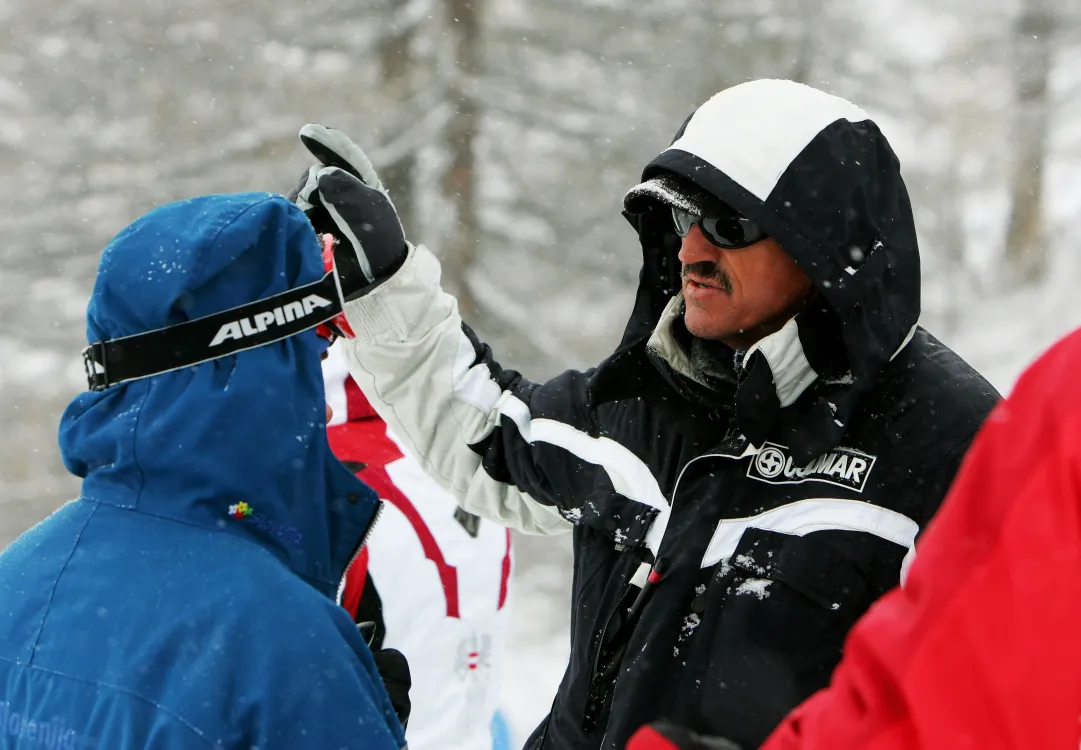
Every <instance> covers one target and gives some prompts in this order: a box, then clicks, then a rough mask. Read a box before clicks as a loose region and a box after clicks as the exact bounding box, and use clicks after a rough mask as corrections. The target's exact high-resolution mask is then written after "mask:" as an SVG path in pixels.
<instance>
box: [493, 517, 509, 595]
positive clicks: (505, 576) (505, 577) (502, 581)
mask: <svg viewBox="0 0 1081 750" xmlns="http://www.w3.org/2000/svg"><path fill="white" fill-rule="evenodd" d="M510 543H511V535H510V529H507V551H506V553H505V554H504V555H503V573H502V575H501V576H500V577H499V606H498V607H496V609H503V605H504V604H506V603H507V585H508V584H509V583H510Z"/></svg>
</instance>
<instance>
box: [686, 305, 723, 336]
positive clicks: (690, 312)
mask: <svg viewBox="0 0 1081 750" xmlns="http://www.w3.org/2000/svg"><path fill="white" fill-rule="evenodd" d="M683 325H684V326H686V328H687V331H688V332H689V333H690V334H691V335H692V336H695V337H697V338H700V339H706V340H707V341H722V340H723V339H725V338H727V337H728V336H730V335H731V334H732V331H731V330H730V329H729V327H728V326H725V325H722V324H720V323H718V321H717V320H716V319H715V318H713V316H711V315H709V313H707V312H706V311H705V310H702V309H701V308H698V307H693V306H691V305H688V306H687V311H686V312H685V313H683Z"/></svg>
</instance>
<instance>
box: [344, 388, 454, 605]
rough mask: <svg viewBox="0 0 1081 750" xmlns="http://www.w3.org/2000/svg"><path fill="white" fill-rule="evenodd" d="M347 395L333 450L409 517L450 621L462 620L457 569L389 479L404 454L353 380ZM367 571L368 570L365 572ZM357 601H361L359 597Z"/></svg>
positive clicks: (352, 568)
mask: <svg viewBox="0 0 1081 750" xmlns="http://www.w3.org/2000/svg"><path fill="white" fill-rule="evenodd" d="M345 391H346V399H347V408H348V410H349V411H348V413H349V419H350V421H348V422H346V423H344V424H340V425H334V426H332V427H330V428H328V429H327V438H328V440H329V441H330V449H331V450H332V451H333V452H334V455H335V456H337V457H338V460H340V461H356V462H359V463H363V464H365V466H364V468H363V469H361V470H360V471H358V472H357V476H358V477H360V478H361V479H362V480H363V481H364V483H365V484H367V485H368V486H369V487H371V488H372V489H373V490H375V492H376V493H377V494H378V495H379V497H380V498H382V499H383V500H385V501H387V502H389V503H390V504H391V505H393V506H394V507H396V508H397V509H398V510H399V511H401V512H402V515H404V516H405V517H406V519H407V520H408V521H409V523H410V524H411V525H412V527H413V531H414V532H415V533H416V535H417V538H418V539H420V544H421V547H422V548H423V549H424V556H425V557H427V558H428V559H429V560H431V561H432V562H433V563H434V564H435V567H436V570H437V571H438V573H439V580H440V582H441V583H442V584H443V594H444V596H445V597H446V600H447V617H459V616H460V615H459V611H460V610H459V605H458V571H457V569H456V568H455V567H454V566H453V565H451V564H449V563H448V562H447V560H446V558H445V557H443V551H442V550H441V549H439V545H438V544H437V543H436V540H435V537H434V536H433V535H432V532H431V529H429V528H428V524H426V523H425V522H424V518H423V517H422V516H421V515H420V513H419V512H418V511H417V509H416V507H415V506H414V505H413V503H412V502H410V500H409V498H408V497H406V496H405V493H403V492H402V491H401V490H399V489H398V488H397V487H395V486H394V482H392V481H391V480H390V477H389V476H388V475H387V470H386V466H387V464H389V463H391V462H392V461H397V460H398V459H399V458H402V452H401V451H400V450H399V449H398V446H397V445H395V443H394V441H393V440H391V439H390V438H389V437H387V426H386V424H385V423H384V422H383V420H381V419H379V418H378V417H377V416H375V411H374V410H372V408H371V406H370V405H369V404H368V400H367V399H366V398H364V394H363V393H361V391H360V389H359V388H358V387H357V385H356V383H354V382H353V379H352V378H349V379H348V380H347V381H346V386H345ZM354 408H355V410H354ZM354 420H356V421H354ZM355 568H357V566H356V565H353V566H350V568H349V570H348V571H347V572H346V589H347V590H348V589H349V586H350V583H351V581H352V580H353V579H354V578H355V577H356V576H357V575H359V574H360V571H359V570H355ZM366 571H367V567H366V566H365V571H364V572H366ZM359 585H360V586H361V587H363V585H364V583H363V576H362V577H361V581H360V584H359ZM357 601H358V602H359V601H360V600H359V597H358V599H357ZM350 611H351V612H352V614H353V615H354V616H355V615H356V607H355V606H354V607H353V609H351V610H350Z"/></svg>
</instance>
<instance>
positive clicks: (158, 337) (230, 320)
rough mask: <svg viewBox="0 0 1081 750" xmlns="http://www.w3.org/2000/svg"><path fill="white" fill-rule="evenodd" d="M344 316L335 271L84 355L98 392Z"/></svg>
mask: <svg viewBox="0 0 1081 750" xmlns="http://www.w3.org/2000/svg"><path fill="white" fill-rule="evenodd" d="M341 311H342V305H341V298H340V296H339V291H338V285H337V281H336V279H335V278H334V272H333V271H331V272H328V273H327V274H326V275H325V276H323V278H322V279H320V280H319V281H315V282H312V283H311V284H308V285H306V286H301V287H296V288H295V289H290V290H288V291H286V292H282V293H281V294H276V295H274V296H273V297H266V298H265V299H261V300H257V301H255V302H249V303H247V304H245V305H240V306H238V307H234V308H231V309H229V310H223V311H222V312H219V313H214V314H213V315H207V316H205V317H202V318H196V319H195V320H189V321H186V322H184V323H178V324H177V325H175V326H167V327H165V328H158V329H156V330H153V331H147V332H146V333H138V334H135V335H134V336H125V337H123V338H119V339H112V340H111V341H96V342H94V343H93V344H91V345H90V346H88V347H86V349H84V350H83V363H84V365H85V366H86V378H87V384H88V386H89V388H90V390H92V391H103V390H105V389H106V388H108V387H109V386H111V385H116V384H117V383H123V382H125V381H128V380H137V379H138V378H146V377H149V376H151V375H160V374H161V373H163V372H170V371H172V370H179V369H180V368H182V367H191V366H192V365H197V364H201V363H203V362H209V361H210V360H213V359H218V358H219V357H226V356H229V355H230V354H236V353H237V352H242V351H246V350H247V349H254V348H256V347H259V346H264V345H266V344H271V343H273V342H275V341H281V340H282V339H285V338H289V337H290V336H295V335H296V334H298V333H300V332H302V331H306V330H308V329H309V328H314V327H315V326H317V325H319V324H320V323H325V322H326V321H328V320H330V319H331V318H333V317H334V316H335V315H337V314H338V313H340V312H341Z"/></svg>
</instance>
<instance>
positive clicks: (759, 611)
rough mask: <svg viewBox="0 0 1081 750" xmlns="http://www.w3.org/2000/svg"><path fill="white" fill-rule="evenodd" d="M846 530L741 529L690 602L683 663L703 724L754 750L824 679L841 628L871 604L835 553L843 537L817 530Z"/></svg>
mask: <svg viewBox="0 0 1081 750" xmlns="http://www.w3.org/2000/svg"><path fill="white" fill-rule="evenodd" d="M846 533H849V532H832V531H824V532H814V533H812V534H808V535H807V536H794V535H791V534H782V533H778V532H774V531H764V530H761V529H747V530H745V531H744V532H743V535H742V536H741V538H740V541H739V543H738V545H737V547H736V550H735V553H734V554H733V555H732V557H731V558H729V559H728V560H725V561H722V562H721V563H720V564H718V565H717V566H716V568H715V571H714V575H713V577H712V578H711V579H710V581H709V583H708V585H707V588H706V591H705V592H703V593H702V594H701V595H700V596H699V597H698V598H697V599H696V613H695V614H693V615H692V617H693V618H699V619H695V620H694V621H693V622H694V624H695V625H696V629H697V631H698V632H696V633H694V635H693V638H692V639H688V642H687V644H686V645H687V646H688V647H689V648H690V653H688V661H689V662H696V663H699V664H702V665H703V667H702V672H701V674H700V676H699V679H700V684H701V688H700V689H699V690H697V691H695V693H694V694H693V695H689V696H687V697H688V700H689V702H692V703H693V704H695V705H696V706H697V710H698V716H699V720H700V722H701V724H702V726H703V727H704V728H705V729H709V730H711V731H712V732H713V733H725V732H727V733H728V735H729V736H732V737H733V738H734V739H737V740H738V741H739V742H740V743H741V744H744V745H745V746H748V747H757V746H758V745H759V744H761V743H762V742H763V741H764V740H765V738H766V736H767V735H768V734H769V732H770V731H771V730H772V729H773V728H774V727H775V726H776V725H777V723H778V722H780V721H781V719H783V718H784V716H785V714H787V713H788V712H789V711H790V710H791V709H792V708H794V707H795V706H796V705H798V704H799V703H800V702H801V701H802V700H803V699H805V698H806V697H808V696H809V695H810V694H811V693H813V692H815V691H816V690H818V689H820V688H822V687H825V686H826V685H827V684H828V682H829V678H830V675H831V674H832V672H833V669H834V667H835V666H836V665H837V662H838V661H839V660H840V657H841V650H842V647H843V645H844V640H845V637H846V635H847V633H848V631H849V629H850V628H851V627H852V625H853V624H855V622H856V620H857V619H859V617H860V615H861V614H863V612H864V611H865V610H866V609H867V607H868V606H869V605H870V602H871V596H870V587H869V585H868V582H867V577H866V576H865V574H864V572H863V571H862V569H861V568H860V567H859V566H858V565H857V564H856V563H855V562H854V561H853V560H851V559H849V558H848V557H846V556H845V555H844V554H843V553H842V552H840V551H839V549H838V548H840V549H844V541H845V539H844V537H843V536H837V537H834V538H833V539H832V540H830V541H827V539H829V537H827V536H824V535H831V534H842V535H843V534H846ZM831 541H832V542H834V543H832V544H831V543H830V542H831ZM734 717H739V721H738V722H735V723H733V722H734ZM733 733H735V734H733ZM736 735H738V736H736Z"/></svg>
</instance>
